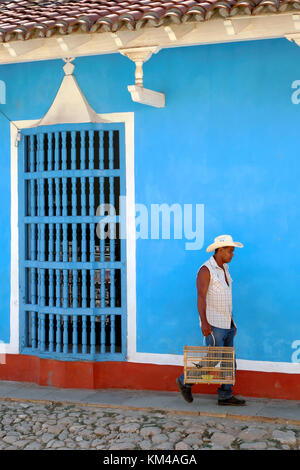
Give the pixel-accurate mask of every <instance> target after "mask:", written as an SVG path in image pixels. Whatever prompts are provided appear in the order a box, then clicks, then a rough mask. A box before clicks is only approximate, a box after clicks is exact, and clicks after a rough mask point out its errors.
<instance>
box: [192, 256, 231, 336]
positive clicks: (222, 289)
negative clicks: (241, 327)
mask: <svg viewBox="0 0 300 470" xmlns="http://www.w3.org/2000/svg"><path fill="white" fill-rule="evenodd" d="M202 266H206V267H207V268H208V269H209V272H210V282H209V286H208V291H207V294H206V318H207V321H208V323H209V324H210V325H211V326H216V327H217V328H225V329H229V328H230V325H231V320H233V318H232V279H231V276H230V274H229V269H228V265H227V264H224V265H223V266H224V269H225V272H226V277H227V280H228V283H229V285H228V284H227V282H226V280H225V276H224V271H223V269H222V268H220V266H218V264H217V262H216V260H215V258H214V257H213V256H211V257H210V258H209V260H208V261H206V263H203V264H202ZM202 266H200V268H199V270H200V269H201V268H202ZM198 272H199V271H198ZM233 323H234V322H233ZM200 326H201V320H200Z"/></svg>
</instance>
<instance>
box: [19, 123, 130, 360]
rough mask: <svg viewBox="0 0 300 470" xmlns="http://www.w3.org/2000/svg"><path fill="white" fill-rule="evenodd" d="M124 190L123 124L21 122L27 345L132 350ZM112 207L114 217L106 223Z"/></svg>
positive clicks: (95, 356)
mask: <svg viewBox="0 0 300 470" xmlns="http://www.w3.org/2000/svg"><path fill="white" fill-rule="evenodd" d="M119 196H125V143H124V125H123V124H103V125H102V124H81V125H73V124H72V125H57V126H41V127H39V128H33V129H26V130H23V131H22V138H21V141H20V146H19V227H20V229H19V230H20V232H19V240H20V241H19V253H20V265H19V267H20V348H21V352H22V353H23V354H24V353H25V354H34V355H38V356H40V357H51V358H61V359H64V360H78V359H80V360H82V359H83V360H84V359H86V360H120V359H125V358H126V337H127V332H126V324H127V321H126V314H127V312H126V303H127V302H126V246H125V240H124V239H122V237H121V236H120V234H121V233H122V232H121V231H122V229H123V227H121V224H122V223H123V220H125V214H122V216H121V214H120V205H119ZM99 208H101V210H100V211H99ZM107 208H111V211H112V212H111V214H110V215H113V216H114V217H113V218H112V219H111V220H110V221H108V222H107V220H108V218H107V215H108V214H107V211H105V210H104V209H107ZM114 211H115V212H114Z"/></svg>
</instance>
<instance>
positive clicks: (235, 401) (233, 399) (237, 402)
mask: <svg viewBox="0 0 300 470" xmlns="http://www.w3.org/2000/svg"><path fill="white" fill-rule="evenodd" d="M218 405H231V406H244V405H246V401H245V400H241V399H239V398H236V397H230V398H226V399H225V400H218Z"/></svg>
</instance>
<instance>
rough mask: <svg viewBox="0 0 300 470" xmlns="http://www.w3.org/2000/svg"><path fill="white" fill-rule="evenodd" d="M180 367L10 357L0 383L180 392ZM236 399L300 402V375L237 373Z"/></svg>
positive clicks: (0, 367)
mask: <svg viewBox="0 0 300 470" xmlns="http://www.w3.org/2000/svg"><path fill="white" fill-rule="evenodd" d="M182 371H183V368H182V367H180V366H167V365H157V364H141V363H134V362H84V361H82V362H71V361H70V362H64V361H56V360H52V359H40V358H38V357H34V356H26V355H22V354H19V355H15V354H7V355H6V363H5V364H0V380H12V381H18V382H31V383H36V384H38V385H44V386H53V387H58V388H82V389H103V388H120V389H121V388H123V389H132V390H157V391H177V385H176V383H175V379H176V377H178V376H179V375H180V374H182ZM216 389H217V385H195V386H194V387H193V393H205V394H215V393H216ZM234 393H235V394H236V395H243V396H248V397H256V398H278V399H284V400H300V374H284V373H275V372H256V371H245V370H238V371H237V377H236V384H235V386H234Z"/></svg>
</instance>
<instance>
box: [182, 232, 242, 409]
mask: <svg viewBox="0 0 300 470" xmlns="http://www.w3.org/2000/svg"><path fill="white" fill-rule="evenodd" d="M235 247H238V248H242V247H243V244H242V243H240V242H235V241H233V240H232V237H231V236H230V235H220V236H218V237H216V238H215V240H214V243H212V244H211V245H209V246H208V248H207V249H206V251H207V252H208V253H210V252H212V251H214V252H215V253H214V255H213V256H211V257H210V258H209V260H208V261H206V263H204V264H203V265H202V266H201V267H200V269H199V271H198V274H197V293H198V300H197V306H198V311H199V316H200V325H201V330H202V333H203V335H204V336H205V342H206V345H207V346H228V347H232V346H233V340H234V336H235V334H236V325H235V322H234V320H233V317H232V287H231V285H232V279H231V277H230V274H229V269H228V266H227V265H228V263H230V261H231V260H232V258H233V252H234V249H235ZM176 383H177V385H178V387H179V390H180V392H181V394H182V396H183V398H184V399H185V400H186V401H187V402H189V403H191V402H192V401H193V396H192V391H191V387H192V384H184V374H182V375H181V376H180V377H178V378H177V379H176ZM218 405H233V406H240V405H245V400H241V399H238V398H236V397H234V396H233V395H232V385H231V384H222V385H221V387H219V388H218Z"/></svg>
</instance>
